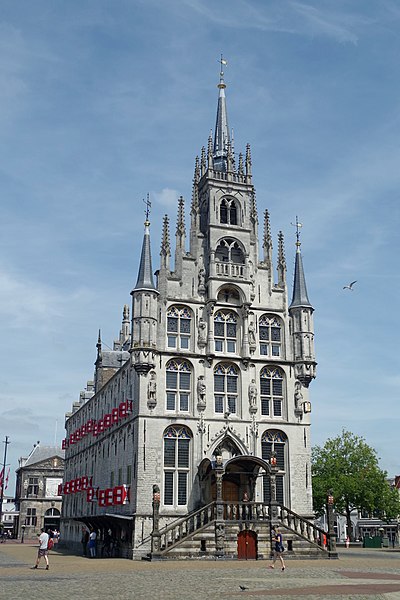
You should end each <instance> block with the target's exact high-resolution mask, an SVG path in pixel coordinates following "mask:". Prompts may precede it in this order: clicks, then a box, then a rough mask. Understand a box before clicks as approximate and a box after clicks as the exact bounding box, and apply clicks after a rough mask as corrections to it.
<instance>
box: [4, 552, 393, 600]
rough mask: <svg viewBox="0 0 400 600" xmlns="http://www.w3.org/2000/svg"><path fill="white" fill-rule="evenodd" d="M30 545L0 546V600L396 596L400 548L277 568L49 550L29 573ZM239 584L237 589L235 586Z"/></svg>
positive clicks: (257, 563) (256, 563) (260, 563)
mask: <svg viewBox="0 0 400 600" xmlns="http://www.w3.org/2000/svg"><path fill="white" fill-rule="evenodd" d="M36 554H37V546H33V545H31V544H20V543H10V542H7V543H6V544H2V545H1V546H0V598H1V600H3V599H4V600H22V599H24V600H43V599H44V598H57V599H60V600H64V599H65V600H67V599H68V600H74V599H82V600H92V599H93V600H94V599H96V600H98V599H101V598H109V597H112V598H113V599H115V600H128V599H129V600H131V599H132V600H133V599H134V600H183V599H185V600H200V599H206V600H217V599H220V598H241V597H242V598H243V599H246V600H247V599H249V598H250V599H251V598H274V597H275V598H279V600H286V599H291V598H294V597H299V598H311V599H312V600H320V599H322V598H329V599H330V600H344V599H346V600H351V599H353V598H354V599H356V600H362V599H368V600H378V599H379V600H382V599H387V600H400V553H399V552H394V551H388V550H371V549H354V550H353V549H350V550H344V551H341V552H340V553H339V560H288V561H287V563H286V564H287V568H286V570H285V571H284V572H282V571H281V570H280V569H278V568H275V569H274V570H272V569H269V568H268V565H269V561H266V560H264V561H247V562H246V561H211V560H204V561H203V560H198V561H188V560H185V561H160V562H151V563H150V562H145V561H129V560H123V559H111V558H107V559H88V558H84V557H81V556H74V555H71V554H67V553H65V552H63V551H62V550H61V549H60V550H57V551H52V552H50V556H49V560H50V570H49V571H46V570H45V568H44V564H43V565H41V567H40V568H39V569H37V570H30V567H31V566H32V565H33V564H34V562H35V559H36ZM240 586H243V587H244V588H246V589H244V590H241V588H240Z"/></svg>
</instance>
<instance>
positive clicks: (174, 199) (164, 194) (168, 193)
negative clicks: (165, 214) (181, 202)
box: [152, 188, 180, 209]
mask: <svg viewBox="0 0 400 600" xmlns="http://www.w3.org/2000/svg"><path fill="white" fill-rule="evenodd" d="M152 196H153V198H154V200H155V202H156V203H157V204H160V205H161V206H165V207H167V208H168V209H172V208H177V206H178V198H179V196H180V194H179V192H178V191H177V190H173V189H170V188H164V189H162V190H161V191H160V192H153V194H152Z"/></svg>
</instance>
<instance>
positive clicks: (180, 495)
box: [163, 425, 192, 506]
mask: <svg viewBox="0 0 400 600" xmlns="http://www.w3.org/2000/svg"><path fill="white" fill-rule="evenodd" d="M191 437H192V436H191V433H190V431H189V430H188V429H187V428H186V427H182V426H180V425H171V426H170V427H168V429H166V430H165V432H164V494H163V498H164V504H165V505H167V506H185V505H186V504H187V499H188V478H189V466H190V442H191Z"/></svg>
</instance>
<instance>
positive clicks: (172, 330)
mask: <svg viewBox="0 0 400 600" xmlns="http://www.w3.org/2000/svg"><path fill="white" fill-rule="evenodd" d="M191 321H192V315H191V312H190V310H189V309H188V308H187V307H186V306H171V307H170V308H169V309H168V310H167V345H168V348H176V349H177V350H188V349H189V346H190V333H191Z"/></svg>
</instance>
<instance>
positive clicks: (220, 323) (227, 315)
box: [214, 310, 237, 353]
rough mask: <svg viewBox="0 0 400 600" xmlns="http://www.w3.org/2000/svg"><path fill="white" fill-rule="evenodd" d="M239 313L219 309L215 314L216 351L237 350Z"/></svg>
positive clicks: (233, 351)
mask: <svg viewBox="0 0 400 600" xmlns="http://www.w3.org/2000/svg"><path fill="white" fill-rule="evenodd" d="M236 323H237V315H236V313H234V312H226V311H223V310H219V311H218V312H216V313H215V315H214V348H215V352H225V353H226V352H230V353H231V352H232V353H235V352H236V335H237V326H236Z"/></svg>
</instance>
